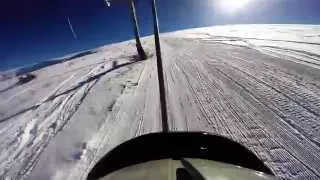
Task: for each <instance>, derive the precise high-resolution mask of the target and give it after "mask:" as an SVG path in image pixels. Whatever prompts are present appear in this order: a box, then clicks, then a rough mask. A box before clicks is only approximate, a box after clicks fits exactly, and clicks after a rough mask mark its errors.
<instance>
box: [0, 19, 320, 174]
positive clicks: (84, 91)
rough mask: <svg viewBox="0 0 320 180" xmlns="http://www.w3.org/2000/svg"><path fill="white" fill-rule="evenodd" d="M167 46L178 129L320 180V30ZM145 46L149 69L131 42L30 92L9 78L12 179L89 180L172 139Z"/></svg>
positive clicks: (4, 163) (2, 142)
mask: <svg viewBox="0 0 320 180" xmlns="http://www.w3.org/2000/svg"><path fill="white" fill-rule="evenodd" d="M161 38H162V39H161V40H162V42H161V43H162V44H161V45H162V54H163V59H164V68H165V79H166V90H167V96H168V97H167V98H168V110H169V127H170V129H171V130H172V131H186V130H187V131H207V132H211V133H215V134H220V135H223V136H226V137H229V138H232V139H233V140H235V141H237V142H240V143H242V144H243V145H245V146H246V147H248V148H249V149H250V150H251V151H253V152H254V153H255V154H256V155H257V156H258V157H259V158H261V159H262V160H263V161H264V162H265V163H266V164H267V165H268V166H269V167H270V168H271V169H272V170H273V172H274V173H275V174H276V175H277V176H279V177H281V178H283V179H318V178H320V171H319V167H320V26H314V25H233V26H214V27H206V28H199V29H189V30H184V31H178V32H172V33H166V34H162V36H161ZM143 46H144V48H145V49H146V51H147V52H148V54H149V58H148V59H147V60H146V61H139V60H138V59H137V57H136V51H135V44H134V41H127V42H122V43H119V44H113V45H109V46H104V47H101V48H98V49H95V50H93V51H87V52H86V53H83V54H76V55H72V56H68V57H69V58H67V59H65V58H62V60H61V61H59V63H53V65H52V64H50V63H49V64H48V65H50V66H46V67H45V66H41V67H39V66H36V67H37V68H33V69H27V70H25V71H27V72H32V74H34V75H35V76H36V78H35V79H33V80H31V81H29V82H27V83H24V84H23V83H18V82H19V81H18V79H16V78H14V77H13V78H3V79H2V80H1V81H0V179H6V178H8V179H10V178H12V179H83V178H85V177H86V174H87V173H88V171H89V170H90V168H91V167H92V166H93V165H94V163H95V162H97V161H98V160H99V158H101V157H102V156H103V155H104V154H105V153H106V152H108V151H109V150H110V149H112V148H113V147H115V146H116V145H118V144H120V143H121V142H124V141H126V140H128V139H130V138H132V137H135V136H138V135H141V134H145V133H149V132H157V131H161V122H160V114H159V97H158V94H159V93H158V84H157V74H156V62H155V56H154V43H153V39H152V37H146V38H144V39H143ZM88 52H90V53H88ZM1 75H2V76H3V74H1ZM4 76H5V75H4ZM10 77H11V76H10Z"/></svg>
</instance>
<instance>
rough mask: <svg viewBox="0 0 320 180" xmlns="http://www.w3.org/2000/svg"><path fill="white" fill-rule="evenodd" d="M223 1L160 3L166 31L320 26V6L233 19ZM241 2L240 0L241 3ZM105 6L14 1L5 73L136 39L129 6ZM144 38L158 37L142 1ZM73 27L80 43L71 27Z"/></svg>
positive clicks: (1, 36) (2, 17) (287, 3)
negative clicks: (263, 25) (239, 26)
mask: <svg viewBox="0 0 320 180" xmlns="http://www.w3.org/2000/svg"><path fill="white" fill-rule="evenodd" d="M219 1H223V0H158V10H159V20H160V31H161V32H168V31H174V30H179V29H185V28H192V27H202V26H210V25H220V24H252V23H255V24H256V23H273V24H277V23H280V24H320V1H319V0H248V3H247V5H246V6H245V7H242V8H241V9H238V10H237V11H235V12H233V13H230V12H227V11H226V10H225V9H222V8H221V7H220V6H218V5H217V2H219ZM236 1H238V0H236ZM125 2H126V1H124V2H123V3H120V2H117V3H113V4H112V6H111V7H109V8H107V7H106V6H105V4H104V1H103V0H54V1H53V0H27V1H21V0H10V1H7V2H6V3H4V2H3V3H2V4H1V7H0V40H1V42H0V71H3V70H7V69H11V68H15V67H20V66H25V65H29V64H32V63H37V62H40V61H44V60H49V59H51V58H54V57H59V56H63V55H66V54H68V53H72V52H77V51H81V50H86V49H91V48H95V47H98V46H101V45H105V44H109V43H113V42H119V41H123V40H128V39H132V38H133V36H132V29H131V22H130V19H129V12H128V5H127V4H126V3H125ZM137 12H138V17H139V21H140V28H141V34H142V35H148V34H151V33H152V24H151V20H152V18H151V9H150V1H149V0H137ZM67 17H69V18H70V21H71V23H72V25H73V28H74V30H75V33H76V34H77V37H78V38H77V39H74V37H73V36H72V33H71V31H70V28H69V26H68V21H67Z"/></svg>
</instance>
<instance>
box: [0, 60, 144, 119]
mask: <svg viewBox="0 0 320 180" xmlns="http://www.w3.org/2000/svg"><path fill="white" fill-rule="evenodd" d="M129 59H130V62H127V63H123V64H117V63H116V64H114V63H113V66H112V68H111V69H108V70H106V71H104V72H101V73H99V74H97V75H95V76H92V77H89V78H88V79H86V80H84V81H81V82H79V83H78V84H77V85H76V86H75V87H73V88H71V89H68V90H66V91H64V92H61V93H59V94H56V95H53V96H51V97H49V98H47V99H46V100H45V101H43V102H41V103H40V104H36V105H33V106H31V107H28V108H25V109H23V110H21V111H19V112H17V113H14V114H12V115H9V116H7V117H5V118H3V119H0V123H2V122H5V121H7V120H9V119H11V118H13V117H16V116H18V115H20V114H23V113H25V112H28V111H30V110H34V109H37V108H38V107H39V106H41V105H42V104H43V103H46V102H49V101H52V100H54V99H55V98H57V97H59V96H62V95H65V94H68V93H70V92H72V91H74V90H77V89H79V88H81V87H82V86H83V85H85V84H87V83H89V82H92V81H94V80H97V79H99V78H100V77H102V76H104V75H106V74H107V73H110V72H112V71H114V70H117V69H120V68H122V67H125V66H128V65H132V64H135V63H139V62H141V61H144V60H141V59H140V58H139V57H138V56H136V55H134V56H130V57H129Z"/></svg>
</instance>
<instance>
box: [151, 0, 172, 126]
mask: <svg viewBox="0 0 320 180" xmlns="http://www.w3.org/2000/svg"><path fill="white" fill-rule="evenodd" d="M151 1H152V14H153V28H154V40H155V46H156V55H157V69H158V80H159V92H160V107H161V119H162V131H163V132H169V127H168V114H167V102H166V89H165V85H164V75H163V66H162V57H161V47H160V38H159V25H158V15H157V8H156V0H151Z"/></svg>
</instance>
